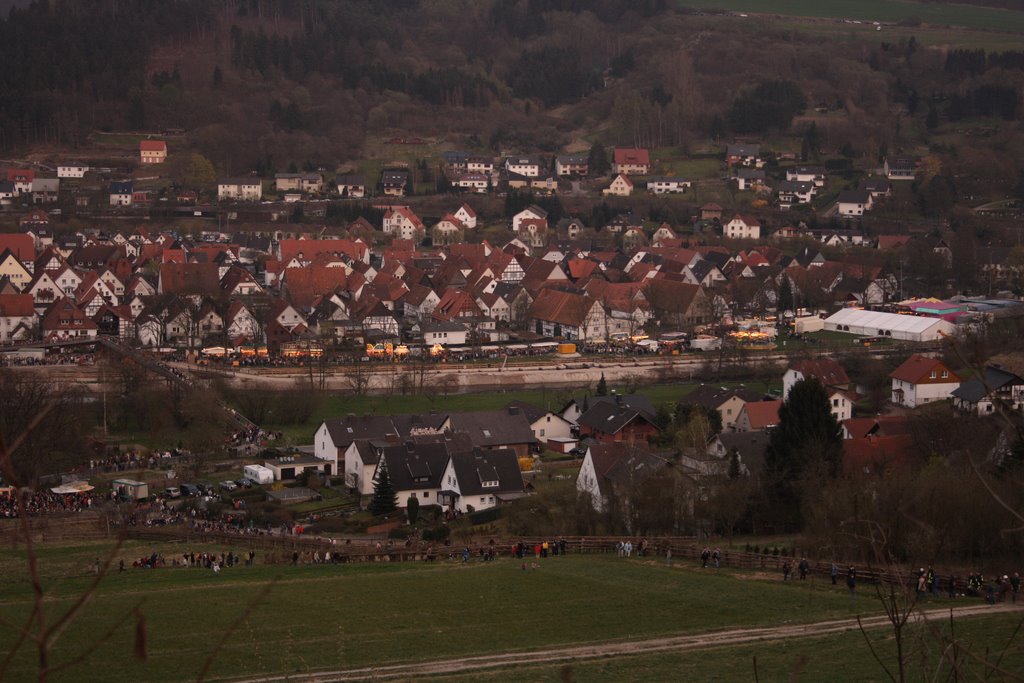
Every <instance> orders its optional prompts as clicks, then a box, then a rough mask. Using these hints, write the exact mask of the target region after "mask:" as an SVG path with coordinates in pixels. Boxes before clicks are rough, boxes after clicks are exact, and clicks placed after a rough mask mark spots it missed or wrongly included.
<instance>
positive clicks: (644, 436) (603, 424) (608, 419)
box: [576, 396, 661, 443]
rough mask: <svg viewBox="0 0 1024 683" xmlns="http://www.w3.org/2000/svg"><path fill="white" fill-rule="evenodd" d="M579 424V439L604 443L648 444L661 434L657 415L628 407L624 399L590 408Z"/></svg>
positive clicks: (601, 402) (602, 402) (577, 421)
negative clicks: (649, 440) (635, 442)
mask: <svg viewBox="0 0 1024 683" xmlns="http://www.w3.org/2000/svg"><path fill="white" fill-rule="evenodd" d="M576 425H577V427H578V428H579V435H580V438H590V439H593V440H595V441H599V442H601V443H615V442H619V441H625V442H633V441H643V442H646V441H647V440H648V439H649V438H650V437H652V436H654V435H655V434H657V433H658V432H659V431H661V430H660V429H658V426H657V424H656V423H655V419H654V415H652V414H650V413H648V412H647V411H646V410H644V409H642V408H639V407H632V406H630V405H628V404H627V403H626V402H625V400H624V399H623V398H622V397H621V396H616V397H614V400H612V401H600V402H597V403H595V404H594V405H592V406H590V408H589V409H588V410H587V411H586V412H584V413H582V414H581V415H580V416H579V417H578V418H577V420H576Z"/></svg>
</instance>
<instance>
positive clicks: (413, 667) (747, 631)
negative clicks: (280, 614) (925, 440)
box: [239, 604, 1024, 683]
mask: <svg viewBox="0 0 1024 683" xmlns="http://www.w3.org/2000/svg"><path fill="white" fill-rule="evenodd" d="M953 611H954V614H955V615H956V617H957V618H964V617H971V616H982V615H990V614H996V613H1000V612H1013V611H1015V612H1024V605H1022V606H1018V605H1005V604H1004V605H996V606H992V605H985V604H979V605H972V606H970V607H960V608H955V609H954V610H953ZM949 618H950V614H949V609H935V610H926V611H924V612H920V613H918V614H917V615H916V616H915V619H914V620H915V621H919V620H923V619H937V620H948V619H949ZM861 623H862V624H863V626H864V628H865V629H873V630H874V629H880V628H887V627H889V621H888V619H887V618H886V617H884V616H880V617H866V618H863V619H862V620H861ZM857 628H858V626H857V620H856V619H855V618H853V619H835V620H831V621H818V622H814V623H810V624H794V625H787V626H775V627H770V628H744V629H732V630H728V631H718V632H715V633H701V634H693V635H681V636H667V637H662V638H649V639H645V640H633V641H614V642H608V643H591V644H588V645H573V646H566V647H556V648H546V649H541V650H528V651H521V652H510V653H506V654H496V655H480V656H476V657H462V658H458V659H445V660H438V661H429V662H417V663H412V664H393V665H388V666H377V667H363V668H358V669H336V670H334V671H321V672H317V673H309V674H284V675H275V676H261V677H256V678H247V679H239V680H244V681H247V682H248V683H279V682H281V681H288V683H326V682H328V681H364V680H375V681H377V680H388V679H395V678H407V679H414V678H416V677H419V676H444V675H449V674H461V673H467V672H471V671H482V670H486V669H496V668H500V667H506V666H509V665H521V664H523V663H524V662H528V663H530V664H531V665H538V664H558V663H561V662H570V661H581V660H591V659H601V658H604V657H617V656H626V655H638V654H651V653H656V652H686V651H699V650H707V649H711V648H719V647H729V646H736V645H749V644H751V643H771V642H774V641H778V640H791V639H793V638H817V637H820V636H825V635H832V634H837V633H846V632H848V631H855V630H857Z"/></svg>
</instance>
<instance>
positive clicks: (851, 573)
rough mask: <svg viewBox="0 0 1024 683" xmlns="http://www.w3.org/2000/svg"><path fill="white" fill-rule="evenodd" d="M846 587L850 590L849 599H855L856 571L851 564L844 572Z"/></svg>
mask: <svg viewBox="0 0 1024 683" xmlns="http://www.w3.org/2000/svg"><path fill="white" fill-rule="evenodd" d="M846 587H847V588H849V589H850V598H851V599H852V600H856V599H857V569H856V568H855V567H854V566H853V565H852V564H851V565H850V567H849V569H847V570H846Z"/></svg>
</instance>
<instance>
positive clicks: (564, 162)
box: [555, 154, 590, 178]
mask: <svg viewBox="0 0 1024 683" xmlns="http://www.w3.org/2000/svg"><path fill="white" fill-rule="evenodd" d="M589 173H590V157H589V156H588V155H586V154H562V155H559V156H557V157H555V174H556V175H559V176H577V177H580V178H585V177H587V175H588V174H589Z"/></svg>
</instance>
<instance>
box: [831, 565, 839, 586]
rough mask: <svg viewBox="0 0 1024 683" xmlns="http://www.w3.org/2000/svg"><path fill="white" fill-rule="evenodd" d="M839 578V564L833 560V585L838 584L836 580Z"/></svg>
mask: <svg viewBox="0 0 1024 683" xmlns="http://www.w3.org/2000/svg"><path fill="white" fill-rule="evenodd" d="M838 579H839V566H838V565H837V564H836V563H835V562H833V563H832V585H833V586H834V585H836V581H837V580H838Z"/></svg>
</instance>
